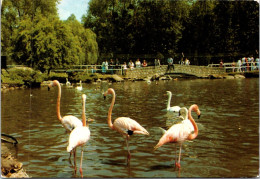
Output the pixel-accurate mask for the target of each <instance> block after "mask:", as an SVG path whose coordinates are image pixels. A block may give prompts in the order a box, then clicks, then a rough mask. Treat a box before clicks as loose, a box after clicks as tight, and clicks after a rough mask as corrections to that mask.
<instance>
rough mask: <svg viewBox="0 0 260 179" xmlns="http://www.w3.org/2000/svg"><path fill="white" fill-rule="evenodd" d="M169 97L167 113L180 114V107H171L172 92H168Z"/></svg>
mask: <svg viewBox="0 0 260 179" xmlns="http://www.w3.org/2000/svg"><path fill="white" fill-rule="evenodd" d="M166 92H167V95H168V102H167V111H171V112H179V111H180V109H181V108H180V106H172V107H171V99H172V92H171V91H166Z"/></svg>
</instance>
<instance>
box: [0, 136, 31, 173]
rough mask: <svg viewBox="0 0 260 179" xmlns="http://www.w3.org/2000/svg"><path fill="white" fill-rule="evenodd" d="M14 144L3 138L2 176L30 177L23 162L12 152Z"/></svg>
mask: <svg viewBox="0 0 260 179" xmlns="http://www.w3.org/2000/svg"><path fill="white" fill-rule="evenodd" d="M13 145H14V144H9V143H5V142H3V141H2V140H1V178H29V176H28V175H27V174H26V172H25V169H24V168H23V164H22V163H21V162H19V161H17V159H16V158H15V157H14V156H13V154H12V153H11V151H12V150H11V148H12V147H14V146H13Z"/></svg>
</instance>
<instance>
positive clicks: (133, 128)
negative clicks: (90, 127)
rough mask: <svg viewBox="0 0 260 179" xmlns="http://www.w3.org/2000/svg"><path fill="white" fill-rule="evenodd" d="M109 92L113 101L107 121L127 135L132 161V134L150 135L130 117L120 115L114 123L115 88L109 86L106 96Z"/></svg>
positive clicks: (110, 125) (113, 127)
mask: <svg viewBox="0 0 260 179" xmlns="http://www.w3.org/2000/svg"><path fill="white" fill-rule="evenodd" d="M107 94H112V96H113V98H112V101H111V105H110V108H109V110H108V116H107V122H108V126H109V127H110V128H111V129H112V130H115V131H117V132H119V133H120V134H121V135H122V136H123V137H124V136H125V139H126V146H127V151H128V160H127V161H128V162H129V161H130V158H131V154H130V151H129V147H128V141H129V139H130V136H131V135H133V134H144V135H149V133H148V132H147V130H146V129H145V128H143V127H142V126H141V125H140V124H139V123H138V122H136V121H135V120H133V119H131V118H129V117H119V118H117V119H115V120H114V123H112V119H111V116H112V109H113V107H114V103H115V99H116V94H115V91H114V89H113V88H109V89H108V90H107V91H106V92H105V93H104V98H105V97H106V95H107Z"/></svg>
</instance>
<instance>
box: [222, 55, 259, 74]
mask: <svg viewBox="0 0 260 179" xmlns="http://www.w3.org/2000/svg"><path fill="white" fill-rule="evenodd" d="M223 66H224V62H223V60H222V59H221V61H220V64H219V67H223ZM231 66H232V67H233V68H232V71H233V72H235V71H237V72H248V71H253V70H259V58H258V57H257V58H256V59H254V57H253V56H251V57H243V58H240V59H239V60H238V61H237V63H236V62H235V61H233V62H232V64H231ZM236 67H237V68H236ZM236 69H237V70H236Z"/></svg>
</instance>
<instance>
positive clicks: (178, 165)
mask: <svg viewBox="0 0 260 179" xmlns="http://www.w3.org/2000/svg"><path fill="white" fill-rule="evenodd" d="M181 146H182V143H181V144H180V152H179V160H178V163H177V165H176V166H177V167H178V168H181Z"/></svg>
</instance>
